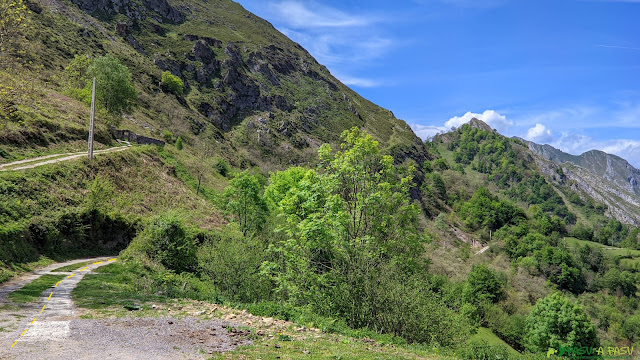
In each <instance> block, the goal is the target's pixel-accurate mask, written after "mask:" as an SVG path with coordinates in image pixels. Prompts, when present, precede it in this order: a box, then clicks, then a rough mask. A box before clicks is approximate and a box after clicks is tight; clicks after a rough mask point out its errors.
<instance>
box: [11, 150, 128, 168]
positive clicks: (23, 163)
mask: <svg viewBox="0 0 640 360" xmlns="http://www.w3.org/2000/svg"><path fill="white" fill-rule="evenodd" d="M130 146H131V145H127V146H118V147H114V148H109V149H103V150H96V151H94V152H93V153H94V155H95V154H104V153H109V152H116V151H123V150H126V149H128V148H129V147H130ZM83 156H87V152H86V151H83V152H77V153H66V154H53V155H47V156H40V157H37V158H32V159H25V160H20V161H15V162H11V163H7V164H0V171H10V170H24V169H31V168H34V167H37V166H42V165H47V164H53V163H59V162H62V161H68V160H73V159H77V158H81V157H83ZM51 158H55V159H52V160H47V159H51ZM16 165H18V166H16Z"/></svg>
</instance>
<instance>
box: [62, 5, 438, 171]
mask: <svg viewBox="0 0 640 360" xmlns="http://www.w3.org/2000/svg"><path fill="white" fill-rule="evenodd" d="M71 1H72V3H73V4H75V5H77V7H78V8H79V9H81V10H82V11H83V12H84V13H85V14H84V15H85V16H86V15H89V16H90V17H91V21H85V22H84V23H91V22H94V23H95V22H96V20H97V22H99V24H100V26H101V27H102V28H103V29H107V31H106V35H107V36H108V37H109V38H110V40H111V41H112V42H117V43H119V42H120V41H122V42H124V43H125V44H128V45H129V46H130V47H131V48H133V49H134V50H135V52H137V55H139V57H138V59H136V60H131V61H130V63H131V64H135V65H136V66H138V64H144V67H143V66H140V68H139V69H136V70H138V73H139V75H140V76H139V78H140V79H144V78H146V79H153V80H152V81H155V83H156V84H157V83H158V80H156V79H158V78H159V74H161V72H162V71H169V72H171V73H172V74H173V75H175V76H178V77H180V78H181V79H182V80H183V82H184V84H185V92H184V95H183V96H182V97H181V98H180V99H179V101H180V103H181V104H182V106H183V107H184V108H185V109H187V110H188V111H189V112H191V114H190V115H192V116H190V119H191V121H192V123H193V124H196V125H195V126H192V130H193V132H194V135H199V134H201V133H205V132H206V127H207V126H208V125H213V126H214V127H215V128H216V131H221V132H222V133H224V134H226V136H228V138H229V139H234V141H236V143H237V144H238V146H242V147H244V148H246V149H247V150H249V153H251V155H256V156H258V155H259V156H261V157H263V160H264V162H272V161H279V160H278V159H277V156H278V155H286V156H287V157H288V158H292V159H288V160H286V161H287V162H288V163H291V162H294V163H295V162H296V161H301V162H306V161H307V160H308V159H305V157H307V158H308V156H309V154H311V153H314V151H311V149H309V150H307V148H309V147H315V146H317V144H321V143H324V142H329V143H335V142H337V141H338V139H339V136H340V133H341V132H342V131H343V130H345V129H348V128H351V127H354V126H357V127H360V128H363V129H365V130H367V131H368V132H369V133H371V134H372V135H373V136H374V137H375V138H376V139H377V140H379V141H380V143H381V145H382V147H383V148H385V147H386V149H385V150H386V151H387V153H391V154H392V155H393V156H394V158H395V159H396V161H397V162H402V161H404V160H406V159H409V158H410V159H413V160H414V161H416V162H417V163H422V162H423V161H424V160H427V159H428V157H429V155H428V152H427V151H426V149H425V148H424V144H423V143H422V141H421V140H420V139H419V138H418V137H417V136H416V135H415V134H414V133H413V132H412V131H411V129H410V128H409V126H408V125H407V124H406V123H405V122H404V121H402V120H399V119H396V118H395V116H393V114H392V113H391V112H390V111H388V110H384V109H381V108H380V107H378V106H376V105H375V104H372V103H370V102H369V101H367V100H365V99H363V98H362V97H360V96H359V95H358V94H357V93H355V92H354V91H352V90H351V89H349V88H348V87H346V86H345V85H343V84H341V83H340V81H339V80H337V79H336V78H334V77H333V76H332V75H331V74H330V72H329V71H328V70H327V69H326V68H325V67H324V66H322V65H321V64H319V63H318V62H317V61H316V60H315V59H314V58H313V57H312V56H311V55H310V54H309V53H308V52H307V51H306V50H305V49H303V48H302V47H301V46H300V45H299V44H296V43H294V42H292V41H291V40H289V39H288V38H286V37H285V36H284V35H283V34H281V33H279V32H278V31H277V30H276V29H275V28H273V26H272V25H271V24H269V23H268V22H266V21H265V20H263V19H260V18H258V17H257V16H255V15H253V14H251V13H249V12H248V11H246V10H245V9H243V8H242V7H241V6H240V5H238V4H237V3H234V2H233V1H230V0H216V1H203V0H184V1H179V2H178V1H173V0H169V1H167V0H98V1H87V0H71ZM109 29H113V30H109ZM103 33H105V32H104V31H103ZM129 54H130V52H128V51H127V55H125V56H130V55H129ZM120 57H121V58H122V57H123V56H120ZM150 61H151V62H152V66H151V67H147V64H148V63H149V62H150ZM135 72H136V71H134V73H135ZM139 85H140V86H139V88H146V89H149V90H150V91H149V95H150V96H154V94H153V93H152V92H153V91H159V90H160V89H153V88H152V87H151V86H150V85H149V84H148V83H144V84H143V83H140V84H139ZM392 144H393V145H392ZM296 156H298V159H296Z"/></svg>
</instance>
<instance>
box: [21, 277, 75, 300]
mask: <svg viewBox="0 0 640 360" xmlns="http://www.w3.org/2000/svg"><path fill="white" fill-rule="evenodd" d="M64 278H65V275H42V276H41V277H39V278H37V279H35V280H33V281H32V282H30V283H28V284H27V285H25V286H24V287H22V288H21V289H19V290H16V291H14V292H12V293H11V294H9V300H11V301H13V302H15V303H19V304H21V303H29V302H35V301H38V299H40V296H41V295H42V293H43V292H44V291H45V290H47V289H49V288H51V287H52V286H54V285H55V284H56V283H57V282H58V281H60V280H62V279H64Z"/></svg>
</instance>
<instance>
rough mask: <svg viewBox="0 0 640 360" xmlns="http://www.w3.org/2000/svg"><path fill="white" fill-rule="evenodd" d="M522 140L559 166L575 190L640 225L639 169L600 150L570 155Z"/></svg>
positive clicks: (615, 213) (546, 145) (621, 217)
mask: <svg viewBox="0 0 640 360" xmlns="http://www.w3.org/2000/svg"><path fill="white" fill-rule="evenodd" d="M520 140H521V141H523V142H524V143H525V144H527V146H528V148H529V149H530V150H531V151H532V152H534V153H535V154H537V155H539V156H540V157H541V158H543V159H544V160H546V161H549V162H552V163H554V164H558V165H560V166H561V168H562V170H563V172H564V174H565V175H566V176H567V177H568V178H569V180H572V181H574V182H575V187H576V189H578V190H580V191H584V192H585V193H587V194H589V196H591V197H592V198H594V199H596V200H598V201H601V202H603V203H604V204H606V205H607V206H608V207H609V210H610V212H611V213H612V215H613V216H614V217H616V218H618V220H620V221H622V222H624V223H627V224H632V225H636V226H637V225H638V224H640V211H638V206H640V187H639V186H638V183H639V182H640V170H638V169H636V168H634V167H633V166H632V165H631V164H629V162H628V161H627V160H625V159H623V158H621V157H619V156H617V155H612V154H608V153H605V152H603V151H600V150H589V151H586V152H584V153H582V154H581V155H571V154H568V153H565V152H563V151H561V150H559V149H556V148H554V147H553V146H551V145H548V144H545V145H540V144H536V143H534V142H531V141H527V140H524V139H520Z"/></svg>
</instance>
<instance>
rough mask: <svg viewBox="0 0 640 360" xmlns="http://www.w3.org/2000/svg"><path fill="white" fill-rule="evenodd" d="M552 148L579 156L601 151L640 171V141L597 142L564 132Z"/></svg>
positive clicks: (616, 140)
mask: <svg viewBox="0 0 640 360" xmlns="http://www.w3.org/2000/svg"><path fill="white" fill-rule="evenodd" d="M550 144H551V145H552V146H554V147H556V148H558V149H560V150H562V151H564V152H568V153H570V154H574V155H579V154H582V153H584V152H586V151H589V150H594V149H595V150H600V151H604V152H606V153H608V154H614V155H618V156H620V157H621V158H623V159H625V160H627V161H628V162H629V163H630V164H631V165H633V166H634V167H635V168H638V169H640V141H638V140H630V139H612V140H606V141H597V140H595V139H593V138H592V137H590V136H587V135H584V134H578V133H572V132H563V133H562V135H561V136H560V137H558V138H557V139H555V140H554V141H552V142H551V143H550Z"/></svg>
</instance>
